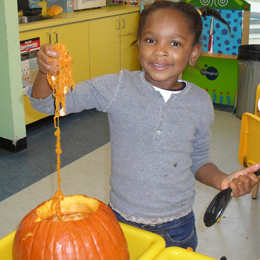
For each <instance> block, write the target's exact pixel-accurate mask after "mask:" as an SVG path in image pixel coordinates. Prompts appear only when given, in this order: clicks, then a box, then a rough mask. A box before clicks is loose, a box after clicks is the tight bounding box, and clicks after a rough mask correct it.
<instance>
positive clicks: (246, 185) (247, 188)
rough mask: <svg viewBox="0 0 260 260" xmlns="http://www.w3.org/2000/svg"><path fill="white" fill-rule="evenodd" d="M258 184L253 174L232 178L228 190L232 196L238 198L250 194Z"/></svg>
mask: <svg viewBox="0 0 260 260" xmlns="http://www.w3.org/2000/svg"><path fill="white" fill-rule="evenodd" d="M258 182H259V179H258V177H257V176H256V175H255V174H254V173H253V172H249V173H247V174H245V175H240V176H238V178H234V179H233V180H232V182H231V183H230V188H231V189H232V193H233V194H232V196H233V197H239V196H243V195H246V194H248V193H250V192H251V190H252V188H253V187H254V185H255V184H256V183H258Z"/></svg>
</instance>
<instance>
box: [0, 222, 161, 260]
mask: <svg viewBox="0 0 260 260" xmlns="http://www.w3.org/2000/svg"><path fill="white" fill-rule="evenodd" d="M120 225H121V227H122V230H123V232H124V235H125V237H126V240H127V244H128V249H129V253H130V259H131V260H151V259H154V257H155V256H156V255H158V254H159V253H160V252H161V251H162V250H163V249H164V248H165V241H164V239H163V238H162V237H161V236H159V235H156V234H154V233H151V232H147V231H144V230H142V229H139V228H135V227H132V226H129V225H126V224H123V223H120ZM15 232H16V231H13V232H12V233H10V234H9V235H7V236H6V237H4V238H2V239H1V240H0V256H1V257H0V259H1V260H12V259H13V258H12V246H13V240H14V236H15Z"/></svg>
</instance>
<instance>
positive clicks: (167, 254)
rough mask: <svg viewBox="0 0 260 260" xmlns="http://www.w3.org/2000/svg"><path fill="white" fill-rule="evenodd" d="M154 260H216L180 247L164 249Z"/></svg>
mask: <svg viewBox="0 0 260 260" xmlns="http://www.w3.org/2000/svg"><path fill="white" fill-rule="evenodd" d="M154 260H216V259H215V258H211V257H208V256H205V255H201V254H198V253H196V252H192V251H189V250H186V249H183V248H180V247H167V248H165V249H164V250H163V251H162V252H161V253H160V254H159V255H158V256H157V257H155V258H154Z"/></svg>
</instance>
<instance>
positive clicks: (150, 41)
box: [145, 38, 155, 43]
mask: <svg viewBox="0 0 260 260" xmlns="http://www.w3.org/2000/svg"><path fill="white" fill-rule="evenodd" d="M145 41H146V42H148V43H154V42H155V40H154V39H151V38H148V39H146V40H145Z"/></svg>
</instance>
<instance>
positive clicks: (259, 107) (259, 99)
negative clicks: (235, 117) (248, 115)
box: [255, 84, 260, 117]
mask: <svg viewBox="0 0 260 260" xmlns="http://www.w3.org/2000/svg"><path fill="white" fill-rule="evenodd" d="M255 115H256V116H258V117H260V84H259V85H258V86H257V89H256V99H255Z"/></svg>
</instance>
